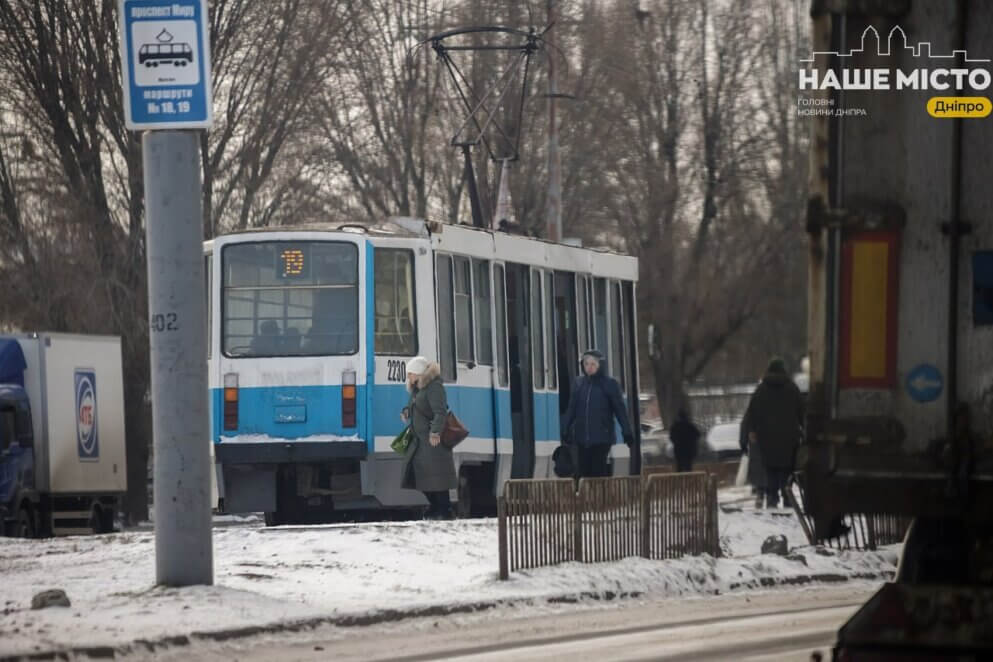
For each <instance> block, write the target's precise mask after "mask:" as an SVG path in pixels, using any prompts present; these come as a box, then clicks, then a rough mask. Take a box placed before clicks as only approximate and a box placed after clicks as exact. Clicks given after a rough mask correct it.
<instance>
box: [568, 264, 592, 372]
mask: <svg viewBox="0 0 993 662" xmlns="http://www.w3.org/2000/svg"><path fill="white" fill-rule="evenodd" d="M588 281H589V278H587V277H586V276H578V277H577V278H576V309H577V313H578V322H577V324H576V326H577V327H578V328H577V330H578V332H579V333H578V335H579V351H580V352H585V351H586V350H587V349H589V348H590V347H592V346H593V343H592V342H590V337H589V324H590V323H589V318H590V307H589V302H588V300H587V298H586V287H587V283H588ZM569 361H570V363H569V365H570V366H571V367H572V368H573V369H575V368H576V363H575V362H576V361H579V357H578V356H570V357H569Z"/></svg>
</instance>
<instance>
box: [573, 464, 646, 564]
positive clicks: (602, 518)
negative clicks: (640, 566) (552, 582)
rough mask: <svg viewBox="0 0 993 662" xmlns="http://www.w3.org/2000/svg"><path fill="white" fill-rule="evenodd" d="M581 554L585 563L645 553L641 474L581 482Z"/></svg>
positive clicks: (579, 556)
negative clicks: (642, 531) (642, 532)
mask: <svg viewBox="0 0 993 662" xmlns="http://www.w3.org/2000/svg"><path fill="white" fill-rule="evenodd" d="M577 498H578V506H579V508H578V510H577V511H576V512H577V516H578V517H579V527H578V530H579V536H580V539H579V555H578V557H577V560H579V561H582V562H584V563H601V562H604V561H617V560H619V559H623V558H627V557H629V556H639V555H640V554H641V548H642V543H641V477H640V476H624V477H617V478H583V479H581V480H580V481H579V492H578V494H577Z"/></svg>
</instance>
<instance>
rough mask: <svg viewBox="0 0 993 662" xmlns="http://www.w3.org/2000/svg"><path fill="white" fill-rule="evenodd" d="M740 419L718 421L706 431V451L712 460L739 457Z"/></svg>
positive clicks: (720, 460) (735, 458)
mask: <svg viewBox="0 0 993 662" xmlns="http://www.w3.org/2000/svg"><path fill="white" fill-rule="evenodd" d="M740 435H741V421H740V420H739V421H734V422H732V423H720V424H718V425H715V426H713V427H711V428H710V430H708V431H707V439H706V442H705V443H706V446H707V448H706V453H707V455H709V456H710V457H711V458H713V459H714V460H717V461H718V462H722V461H725V460H737V459H740V458H741V444H740V443H739V440H740Z"/></svg>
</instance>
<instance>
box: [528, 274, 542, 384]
mask: <svg viewBox="0 0 993 662" xmlns="http://www.w3.org/2000/svg"><path fill="white" fill-rule="evenodd" d="M543 319H544V318H543V315H542V302H541V272H540V271H532V272H531V361H532V363H531V373H532V374H533V375H534V387H535V388H545V351H544V344H543V342H542V337H541V327H542V326H544V322H543Z"/></svg>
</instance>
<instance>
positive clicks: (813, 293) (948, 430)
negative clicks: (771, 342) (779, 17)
mask: <svg viewBox="0 0 993 662" xmlns="http://www.w3.org/2000/svg"><path fill="white" fill-rule="evenodd" d="M811 16H812V33H811V35H812V41H813V44H812V49H811V53H810V54H809V55H807V54H804V55H803V56H802V59H801V61H800V62H799V63H798V68H799V69H800V76H799V78H798V85H799V87H800V88H801V89H800V91H799V92H798V95H799V97H800V99H799V100H798V113H800V114H801V115H807V116H809V117H810V122H811V125H810V126H811V129H812V132H811V139H810V154H811V159H810V193H809V199H808V211H807V219H806V227H807V232H808V234H809V260H808V264H809V271H808V287H809V316H808V334H809V348H810V357H811V358H810V393H809V398H808V408H807V409H808V416H807V422H806V432H807V440H808V447H807V460H806V466H805V468H804V472H803V475H802V480H804V481H805V482H806V485H805V492H806V501H807V509H808V511H809V512H811V514H812V515H813V517H814V519H815V528H816V531H817V535H818V537H820V538H830V537H832V535H833V534H836V533H837V532H838V531H839V530H840V529H841V528H842V525H841V521H842V520H841V517H842V516H843V515H846V514H858V513H861V514H880V515H892V516H902V517H907V518H911V524H910V527H909V530H908V532H907V536H906V539H905V541H904V546H903V551H902V555H901V559H900V563H899V566H898V570H897V573H896V576H895V578H894V580H893V581H892V582H890V583H888V584H886V585H885V586H884V587H883V588H882V589H881V590H880V591H879V593H878V594H877V595H875V596H874V597H873V598H871V599H870V600H869V601H868V602H867V603H866V604H865V605H864V606H863V607H862V608H861V609H860V610H859V611H858V612H857V613H856V614H855V615H854V616H853V617H852V619H851V620H850V621H849V622H848V623H847V624H846V625H845V626H844V627H842V629H841V630H840V631H839V633H838V640H837V645H836V648H835V651H834V655H835V659H837V660H846V661H859V660H873V661H880V660H979V659H993V187H991V182H993V159H991V158H990V153H991V149H993V120H991V119H989V118H988V117H986V115H989V110H990V103H991V102H990V100H989V98H988V97H989V96H990V94H989V89H990V80H991V76H990V72H991V61H993V30H991V26H993V3H991V2H987V1H982V0H857V1H856V0H815V1H814V2H813V3H812V10H811ZM867 76H868V78H867ZM804 88H806V89H804Z"/></svg>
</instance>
